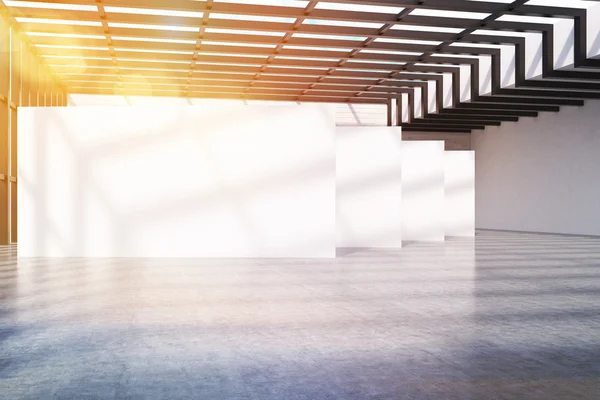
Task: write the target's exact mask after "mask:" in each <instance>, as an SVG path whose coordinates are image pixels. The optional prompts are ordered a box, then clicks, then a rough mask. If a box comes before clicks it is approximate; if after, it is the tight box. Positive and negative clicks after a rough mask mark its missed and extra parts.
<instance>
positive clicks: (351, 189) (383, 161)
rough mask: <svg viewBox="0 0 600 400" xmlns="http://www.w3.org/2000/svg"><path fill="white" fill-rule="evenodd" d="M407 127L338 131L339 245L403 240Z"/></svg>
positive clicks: (377, 244) (394, 244) (390, 243)
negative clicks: (403, 144)
mask: <svg viewBox="0 0 600 400" xmlns="http://www.w3.org/2000/svg"><path fill="white" fill-rule="evenodd" d="M401 140H402V129H401V128H399V127H338V128H337V130H336V158H337V161H336V181H337V215H336V226H337V229H336V230H337V246H338V247H372V248H394V247H396V248H397V247H400V246H401V245H402V175H401V172H402V151H401V148H402V144H401Z"/></svg>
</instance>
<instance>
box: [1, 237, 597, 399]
mask: <svg viewBox="0 0 600 400" xmlns="http://www.w3.org/2000/svg"><path fill="white" fill-rule="evenodd" d="M14 250H15V249H14V248H4V249H3V250H2V253H1V254H0V257H1V260H2V261H1V262H0V296H1V297H0V301H1V307H0V341H1V342H0V398H1V399H10V400H12V399H36V400H37V399H77V400H80V399H201V400H213V399H227V400H229V399H258V400H273V399H281V400H296V399H306V400H321V399H357V400H365V399H419V400H421V399H432V400H440V399H460V400H466V399H476V400H488V399H544V400H553V399H558V400H568V399H599V398H600V239H586V238H573V237H560V236H542V235H526V234H512V233H492V232H480V233H479V234H478V236H477V238H476V239H475V240H456V239H455V240H451V241H448V242H446V243H445V244H426V243H412V244H411V243H408V244H406V245H405V247H404V248H402V249H401V250H400V249H399V250H395V251H373V250H371V251H366V250H362V251H358V250H357V251H349V250H347V251H344V252H342V254H341V258H339V259H337V260H330V261H322V260H320V261H319V260H166V259H161V260H156V259H153V260H149V259H62V260H61V259H30V260H22V261H19V262H17V261H16V258H15V252H14Z"/></svg>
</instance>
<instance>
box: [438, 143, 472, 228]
mask: <svg viewBox="0 0 600 400" xmlns="http://www.w3.org/2000/svg"><path fill="white" fill-rule="evenodd" d="M445 185H446V186H445V194H446V203H445V204H446V209H445V217H446V225H445V233H446V236H459V237H474V236H475V153H474V152H473V151H447V152H446V154H445Z"/></svg>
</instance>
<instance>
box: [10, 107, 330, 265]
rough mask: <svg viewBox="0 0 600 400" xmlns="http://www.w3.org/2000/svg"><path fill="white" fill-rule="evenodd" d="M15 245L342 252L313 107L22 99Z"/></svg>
mask: <svg viewBox="0 0 600 400" xmlns="http://www.w3.org/2000/svg"><path fill="white" fill-rule="evenodd" d="M19 182H20V187H19V255H20V256H108V257H126V256H135V257H334V256H335V123H334V113H333V109H332V108H329V107H323V106H314V105H281V106H264V105H263V106H261V105H251V106H244V105H239V106H238V105H221V106H216V107H210V106H181V107H73V108H54V109H53V108H25V109H20V110H19Z"/></svg>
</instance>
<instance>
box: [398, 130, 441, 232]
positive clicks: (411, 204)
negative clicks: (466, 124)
mask: <svg viewBox="0 0 600 400" xmlns="http://www.w3.org/2000/svg"><path fill="white" fill-rule="evenodd" d="M444 174H445V167H444V142H442V141H415V142H403V143H402V240H404V241H418V240H423V241H443V240H444V237H445V231H444V225H445V216H444V207H445V205H444Z"/></svg>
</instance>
